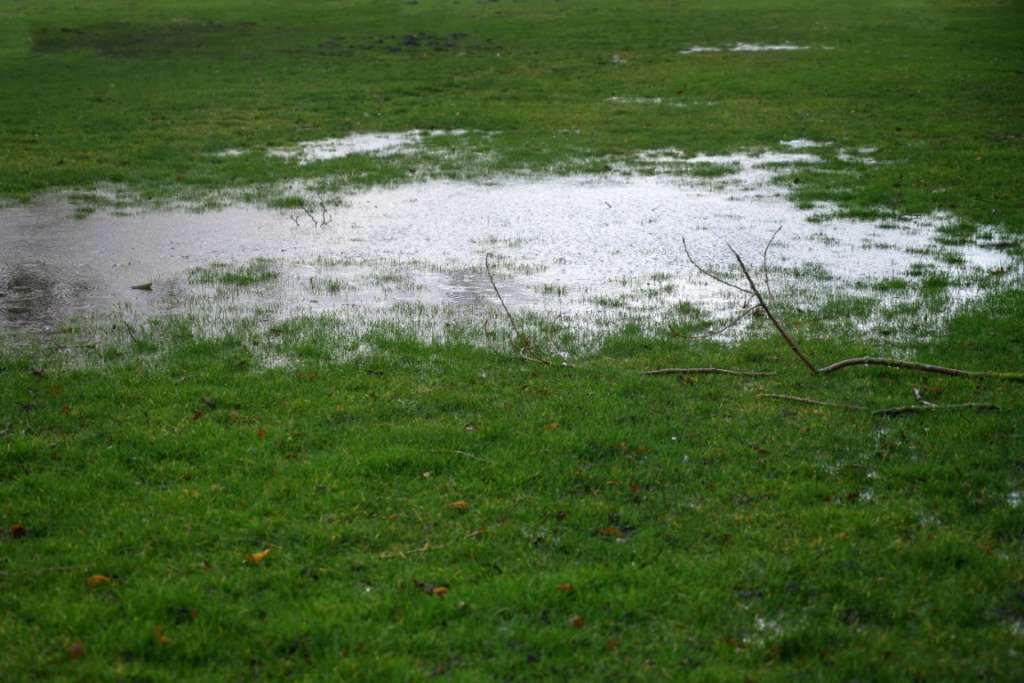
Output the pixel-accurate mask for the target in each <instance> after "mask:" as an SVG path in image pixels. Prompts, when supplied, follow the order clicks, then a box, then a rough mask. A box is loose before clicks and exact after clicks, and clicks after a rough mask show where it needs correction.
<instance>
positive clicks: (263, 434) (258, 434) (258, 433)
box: [256, 428, 267, 441]
mask: <svg viewBox="0 0 1024 683" xmlns="http://www.w3.org/2000/svg"><path fill="white" fill-rule="evenodd" d="M266 435H267V432H266V430H265V429H263V428H260V429H257V430H256V438H257V439H259V440H260V441H263V439H264V437H266Z"/></svg>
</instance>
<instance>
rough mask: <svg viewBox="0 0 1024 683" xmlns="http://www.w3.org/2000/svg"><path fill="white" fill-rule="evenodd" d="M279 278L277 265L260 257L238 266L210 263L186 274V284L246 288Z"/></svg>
mask: <svg viewBox="0 0 1024 683" xmlns="http://www.w3.org/2000/svg"><path fill="white" fill-rule="evenodd" d="M279 276H280V273H279V272H278V267H277V264H275V263H274V261H273V260H272V259H268V258H262V257H261V258H256V259H253V260H252V261H249V262H248V263H244V264H240V265H236V264H228V263H211V264H210V265H208V266H200V267H198V268H193V269H192V270H191V271H190V272H189V274H188V282H189V284H191V285H228V286H233V287H248V286H252V285H259V284H263V283H267V282H273V281H274V280H277V278H278V277H279Z"/></svg>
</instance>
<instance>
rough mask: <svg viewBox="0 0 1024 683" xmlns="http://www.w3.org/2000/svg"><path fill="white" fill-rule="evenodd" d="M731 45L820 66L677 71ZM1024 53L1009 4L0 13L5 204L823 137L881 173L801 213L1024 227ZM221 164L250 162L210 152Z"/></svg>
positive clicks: (857, 179)
mask: <svg viewBox="0 0 1024 683" xmlns="http://www.w3.org/2000/svg"><path fill="white" fill-rule="evenodd" d="M312 17H315V19H313V18H312ZM736 42H765V43H772V42H792V43H795V44H801V45H808V46H811V47H812V48H814V49H811V50H806V51H800V52H788V53H787V52H782V53H746V54H745V53H707V54H697V55H680V54H678V51H679V50H680V49H682V48H685V47H688V46H690V45H731V44H733V43H736ZM1022 43H1024V6H1022V5H1021V3H1019V2H1016V1H1009V0H975V1H971V2H967V1H964V0H906V1H904V2H889V1H883V0H867V1H865V2H857V3H850V2H840V1H838V0H826V1H821V0H771V1H770V0H725V1H722V2H715V3H696V2H687V3H680V2H674V1H672V2H670V1H668V0H648V1H645V2H633V3H611V2H588V3H564V2H563V3H553V2H547V1H542V0H530V1H522V2H511V1H508V0H503V1H500V2H465V1H461V0H421V1H420V2H418V3H414V4H411V3H407V2H400V1H398V0H393V1H388V2H380V1H378V0H359V1H354V2H345V3H328V4H324V3H322V2H312V1H311V0H302V1H299V2H294V3H289V4H288V5H287V6H282V5H281V3H277V2H267V1H262V2H244V3H243V2H239V1H238V0H215V1H213V2H202V3H200V2H195V1H194V0H176V1H175V2H173V3H158V4H153V3H147V4H145V5H139V4H125V3H117V2H113V1H112V0H104V1H102V2H94V3H88V4H87V5H84V6H83V5H80V4H73V3H69V2H66V1H60V0H49V1H46V2H34V3H31V4H29V3H24V2H12V3H6V4H5V5H4V6H3V7H0V65H2V67H3V68H0V92H3V93H4V97H3V98H0V120H2V121H3V122H4V126H3V127H2V129H0V159H4V163H3V164H0V196H6V197H11V198H26V197H29V196H31V195H33V194H36V193H39V192H42V191H45V190H47V189H50V188H54V187H86V188H89V187H97V186H105V185H108V184H115V185H118V186H123V187H125V188H127V189H128V190H130V191H132V192H135V193H137V195H138V196H139V198H141V199H147V198H150V199H152V198H168V197H174V196H178V195H186V196H199V197H201V196H203V195H205V194H208V193H210V192H213V191H217V190H220V189H224V188H236V187H246V186H250V185H254V184H268V183H270V184H272V183H277V182H279V181H281V180H287V179H292V178H317V177H324V176H330V177H331V178H333V179H335V180H338V181H341V182H344V183H367V182H371V183H372V182H385V181H390V180H398V179H402V178H405V177H407V176H408V173H409V169H410V165H412V166H415V165H416V160H415V159H413V160H409V159H403V158H399V159H396V160H391V161H380V160H377V159H374V158H372V157H367V156H365V155H360V156H356V157H352V158H348V159H341V160H335V161H331V162H325V163H321V164H310V165H307V166H299V165H298V164H297V163H295V162H288V161H286V160H282V159H275V158H271V157H267V156H265V155H264V154H263V153H262V151H263V150H265V149H266V148H268V147H273V146H280V145H288V144H293V143H296V142H299V141H302V140H313V139H318V138H325V137H337V136H342V135H345V134H347V133H349V132H353V131H381V130H383V131H387V130H396V131H401V130H409V129H412V128H421V129H456V128H459V129H468V130H470V131H474V133H472V134H471V135H469V136H468V137H467V141H466V144H468V145H471V146H472V147H473V148H474V149H477V150H479V151H486V152H488V153H490V157H489V159H490V161H488V162H486V163H481V164H479V165H476V164H470V166H469V168H468V170H467V168H466V167H465V165H464V164H463V163H462V162H457V163H453V164H447V165H446V164H443V163H442V164H440V165H441V166H442V168H441V169H440V172H442V173H444V174H453V175H458V174H461V173H466V172H469V173H475V172H496V171H501V170H516V169H522V168H532V169H543V168H549V167H554V168H558V167H560V166H562V165H565V164H569V165H570V166H575V165H578V163H579V162H578V161H576V160H581V159H582V160H585V159H586V158H588V157H591V158H595V157H602V156H604V155H611V157H618V156H621V155H629V154H631V153H634V152H636V151H639V150H644V149H654V148H662V147H679V148H682V149H684V150H686V151H687V152H691V153H696V152H732V151H735V150H737V149H741V148H752V149H754V148H762V147H776V146H777V145H778V142H779V140H781V139H793V138H799V137H803V138H810V139H817V140H827V141H833V142H834V143H835V144H834V145H833V146H832V147H831V148H822V149H821V150H820V152H821V153H823V154H825V155H826V156H830V155H834V154H835V153H836V150H837V149H838V148H839V147H847V148H851V149H854V148H857V147H860V146H870V147H877V148H878V152H877V154H876V157H877V158H879V159H880V160H881V161H883V162H885V163H881V164H877V165H875V166H865V165H862V164H857V163H852V164H850V163H844V162H840V161H838V160H833V161H832V162H830V164H829V165H828V166H827V167H826V168H825V169H823V170H824V171H829V170H835V169H837V168H846V169H848V170H853V171H854V173H853V174H852V176H850V175H848V174H839V175H837V174H833V173H823V172H819V171H815V170H807V171H803V172H801V173H800V177H799V181H800V182H799V184H798V190H799V193H800V195H801V196H802V197H803V198H804V199H806V200H808V201H809V200H812V199H831V200H835V201H838V202H840V203H841V204H842V205H843V206H844V207H846V208H847V209H848V210H850V211H853V212H862V213H863V212H869V213H870V212H875V211H877V210H878V208H879V207H887V208H896V209H898V210H900V211H909V212H923V211H928V210H931V209H934V208H944V209H948V210H951V211H955V212H956V213H957V214H959V215H960V216H961V217H963V218H964V219H965V220H967V221H972V222H975V223H982V224H985V223H993V222H994V223H1001V224H1004V225H1006V226H1007V227H1008V228H1010V229H1012V230H1015V231H1020V230H1022V229H1024V219H1022V212H1021V206H1022V205H1021V193H1020V192H1019V182H1018V170H1019V161H1020V155H1021V145H1022V144H1024V135H1022V133H1021V130H1020V126H1019V122H1020V121H1021V120H1024V78H1022V73H1024V53H1022V51H1021V50H1020V45H1021V44H1022ZM823 47H830V48H834V49H828V50H826V49H821V48H823ZM616 54H617V55H619V56H620V57H621V58H623V59H625V63H624V64H616V63H614V62H613V60H612V57H613V55H616ZM612 96H619V97H661V98H663V99H664V100H666V101H672V102H675V103H680V104H688V103H697V104H699V105H700V106H689V107H687V108H683V109H680V108H674V107H662V106H623V105H620V104H615V103H613V102H608V101H607V100H608V98H609V97H612ZM708 103H714V104H713V105H712V104H708ZM478 133H483V134H488V135H486V137H482V136H481V135H480V134H478ZM229 148H237V149H242V150H251V153H249V154H244V155H242V156H239V157H230V158H224V157H217V156H215V155H214V153H216V152H218V151H222V150H225V149H229ZM830 158H831V156H830ZM410 161H411V164H410ZM602 166H603V162H599V163H598V166H597V167H602ZM474 168H479V170H478V171H474V170H473V169H474Z"/></svg>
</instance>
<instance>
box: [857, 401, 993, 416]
mask: <svg viewBox="0 0 1024 683" xmlns="http://www.w3.org/2000/svg"><path fill="white" fill-rule="evenodd" d="M929 410H976V411H978V412H985V411H993V412H997V411H998V410H999V406H997V405H995V404H994V403H950V404H949V405H938V404H936V403H929V404H926V405H913V406H895V407H893V408H882V409H881V410H873V411H871V414H872V415H879V416H892V415H903V414H905V413H924V412H927V411H929Z"/></svg>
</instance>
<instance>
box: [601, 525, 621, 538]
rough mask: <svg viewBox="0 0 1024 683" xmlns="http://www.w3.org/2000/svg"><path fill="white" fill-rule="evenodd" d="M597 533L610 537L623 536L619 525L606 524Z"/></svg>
mask: <svg viewBox="0 0 1024 683" xmlns="http://www.w3.org/2000/svg"><path fill="white" fill-rule="evenodd" d="M597 533H598V534H600V535H601V536H606V537H608V538H622V531H621V530H619V528H618V527H614V526H606V527H605V528H603V529H598V530H597Z"/></svg>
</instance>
